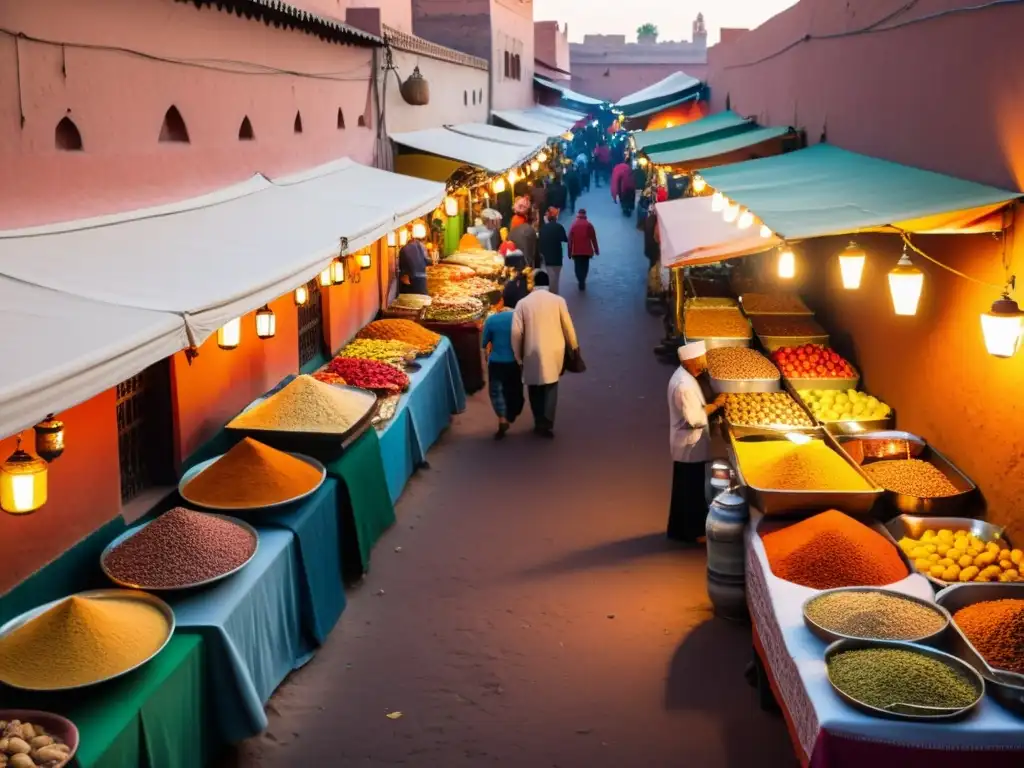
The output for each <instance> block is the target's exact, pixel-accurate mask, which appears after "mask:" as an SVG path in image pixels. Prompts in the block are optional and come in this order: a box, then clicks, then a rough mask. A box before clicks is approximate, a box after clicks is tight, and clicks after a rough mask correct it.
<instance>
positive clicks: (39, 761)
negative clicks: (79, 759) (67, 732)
mask: <svg viewBox="0 0 1024 768" xmlns="http://www.w3.org/2000/svg"><path fill="white" fill-rule="evenodd" d="M0 733H3V736H2V737H0V766H2V767H3V768H37V767H38V768H59V766H62V765H64V764H65V763H66V762H67V761H68V759H69V757H70V755H71V750H70V748H69V747H68V745H67V744H65V743H64V742H62V741H61V740H60V739H57V738H54V737H53V736H51V735H50V734H48V733H47V732H46V729H45V728H43V727H42V726H41V725H33V724H32V723H23V722H21V721H20V720H11V721H9V722H8V721H6V720H0Z"/></svg>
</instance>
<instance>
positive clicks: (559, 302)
mask: <svg viewBox="0 0 1024 768" xmlns="http://www.w3.org/2000/svg"><path fill="white" fill-rule="evenodd" d="M550 288H551V279H550V278H549V277H548V274H547V272H543V271H541V272H537V273H536V274H535V275H534V289H533V291H532V292H531V293H530V295H529V296H527V297H526V298H525V299H523V300H522V301H520V302H519V304H518V305H516V311H515V314H514V315H513V316H512V351H513V353H514V354H515V356H516V361H517V362H518V363H519V364H520V365H521V366H522V367H523V381H524V382H526V387H527V392H528V394H529V400H530V410H532V411H533V421H534V431H535V432H536V433H537V434H539V435H543V436H544V437H554V436H555V433H554V428H555V408H556V406H557V404H558V379H559V378H560V377H561V375H562V369H563V367H564V364H565V353H566V348H567V347H568V348H569V349H571V350H576V349H579V342H577V340H576V329H575V328H573V325H572V318H571V317H570V316H569V307H568V306H567V305H566V303H565V299H563V298H562V297H561V296H557V295H555V294H553V293H551V290H550Z"/></svg>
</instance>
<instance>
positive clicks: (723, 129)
mask: <svg viewBox="0 0 1024 768" xmlns="http://www.w3.org/2000/svg"><path fill="white" fill-rule="evenodd" d="M756 127H757V123H755V122H754V121H753V120H747V119H746V118H744V117H740V116H739V115H737V114H736V113H735V112H719V113H718V114H715V115H709V116H708V117H704V118H701V119H700V120H694V121H693V122H692V123H686V124H685V125H677V126H675V127H674V128H662V129H661V130H657V131H637V132H636V133H634V134H633V143H634V144H635V145H636V148H637V149H638V150H641V151H643V152H665V151H667V150H669V149H681V148H683V147H685V146H689V145H692V144H695V143H700V142H702V141H709V140H710V139H720V138H724V137H725V136H733V135H736V134H738V133H743V132H744V131H749V130H752V129H754V128H756Z"/></svg>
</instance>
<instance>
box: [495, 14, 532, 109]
mask: <svg viewBox="0 0 1024 768" xmlns="http://www.w3.org/2000/svg"><path fill="white" fill-rule="evenodd" d="M491 35H492V48H493V49H494V59H493V61H494V63H493V65H492V68H491V73H492V76H493V82H494V87H493V107H494V109H522V108H524V107H529V106H531V105H532V104H533V73H534V68H535V67H534V61H533V58H534V48H533V3H532V1H531V0H525V2H519V0H491ZM504 50H510V51H513V52H515V53H517V54H519V56H520V57H521V59H520V60H521V70H522V71H521V72H520V75H519V79H518V80H516V79H513V78H507V77H504V72H503V71H502V70H501V69H499V67H498V63H499V62H501V63H502V67H503V66H504V62H503V60H502V59H503V54H502V53H501V51H504Z"/></svg>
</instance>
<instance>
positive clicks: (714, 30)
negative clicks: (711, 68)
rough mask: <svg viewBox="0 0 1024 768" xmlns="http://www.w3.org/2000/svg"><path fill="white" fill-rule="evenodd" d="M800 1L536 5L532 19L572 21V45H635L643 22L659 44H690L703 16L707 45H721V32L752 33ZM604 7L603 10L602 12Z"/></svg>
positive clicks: (554, 1) (587, 0)
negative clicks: (615, 41) (592, 39)
mask: <svg viewBox="0 0 1024 768" xmlns="http://www.w3.org/2000/svg"><path fill="white" fill-rule="evenodd" d="M796 2H797V0H616V1H615V2H609V1H608V0H534V9H533V18H535V19H536V20H538V21H541V20H546V19H557V20H558V21H560V22H563V23H564V22H569V40H570V41H571V42H574V43H579V42H582V41H583V35H585V34H588V33H589V34H604V35H622V34H624V35H626V39H627V40H629V41H635V40H636V28H637V27H639V26H640V25H641V24H643V23H644V22H647V21H649V22H651V23H652V24H655V25H656V26H657V27H658V33H659V39H660V40H689V39H690V37H691V31H692V25H693V20H694V19H696V18H697V14H698V13H700V12H703V13H704V23H705V24H706V25H707V28H708V43H709V44H714V43H716V42H718V29H719V27H748V28H753V27H756V26H757V25H758V24H761V23H763V22H764V21H766V20H767V19H770V18H771V17H772V16H774V15H775V14H777V13H778V12H779V11H781V10H784V9H785V8H789V7H790V6H791V5H795V4H796ZM598 8H600V10H598Z"/></svg>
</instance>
